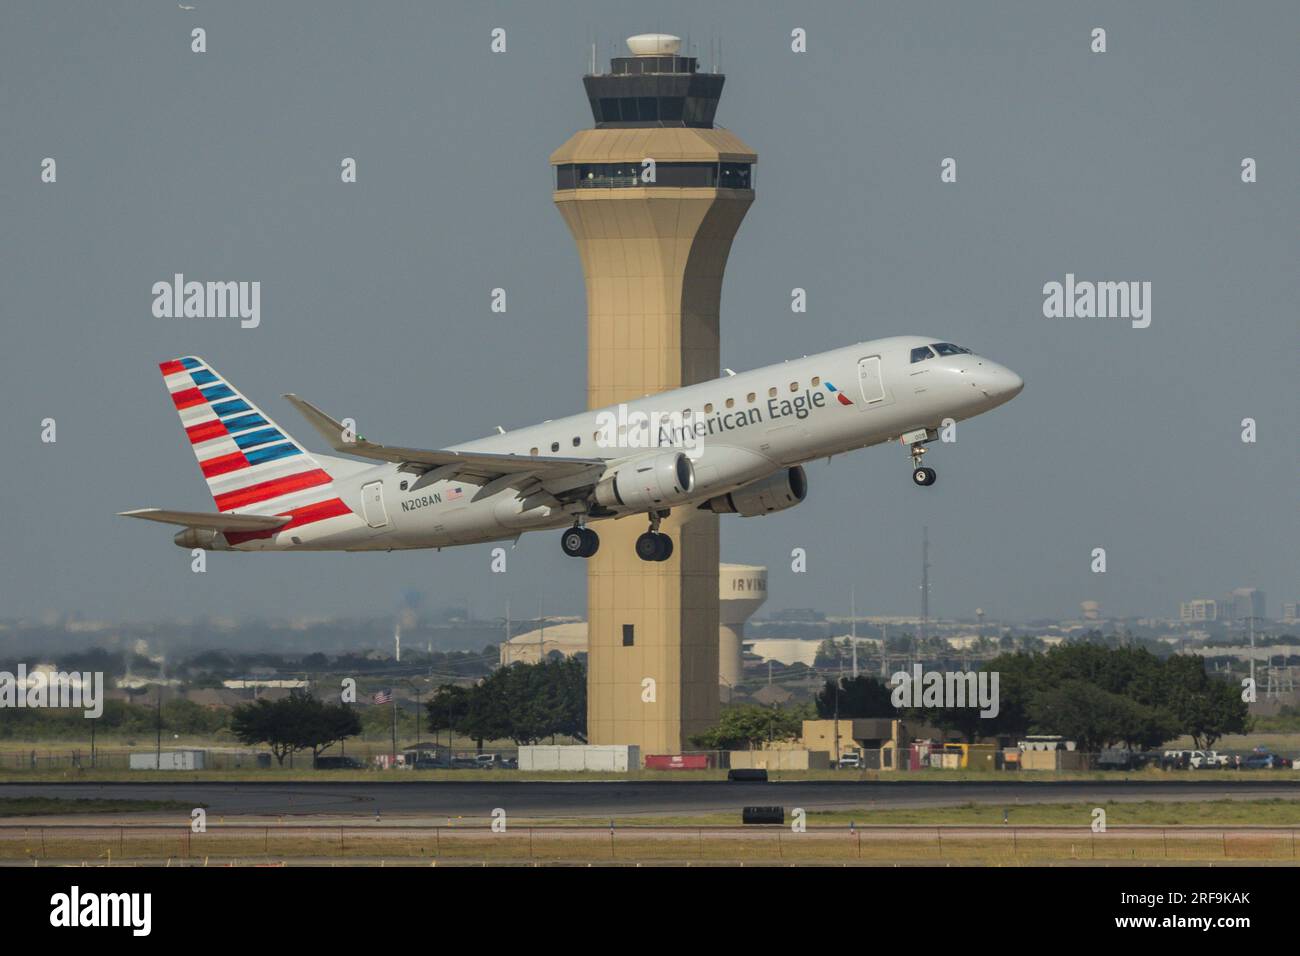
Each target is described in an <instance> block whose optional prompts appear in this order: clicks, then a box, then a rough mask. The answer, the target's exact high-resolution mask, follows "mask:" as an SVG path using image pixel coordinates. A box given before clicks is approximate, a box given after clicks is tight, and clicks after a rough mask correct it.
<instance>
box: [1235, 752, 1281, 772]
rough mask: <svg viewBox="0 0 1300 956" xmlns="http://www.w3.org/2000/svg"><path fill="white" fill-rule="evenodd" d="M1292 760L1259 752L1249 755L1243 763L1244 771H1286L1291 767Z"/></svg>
mask: <svg viewBox="0 0 1300 956" xmlns="http://www.w3.org/2000/svg"><path fill="white" fill-rule="evenodd" d="M1291 763H1292V761H1291V758H1290V757H1283V756H1281V755H1279V754H1275V753H1269V752H1267V751H1262V750H1257V751H1255V752H1254V753H1252V754H1248V755H1247V756H1246V757H1244V758H1243V759H1242V761H1241V766H1242V769H1244V770H1284V769H1289V768H1290V767H1291Z"/></svg>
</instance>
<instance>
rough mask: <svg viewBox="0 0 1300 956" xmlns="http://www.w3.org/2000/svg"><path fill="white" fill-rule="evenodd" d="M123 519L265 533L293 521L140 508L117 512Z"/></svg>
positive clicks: (275, 516) (263, 516)
mask: <svg viewBox="0 0 1300 956" xmlns="http://www.w3.org/2000/svg"><path fill="white" fill-rule="evenodd" d="M118 514H119V515H121V516H122V517H124V518H144V519H145V520H146V521H161V522H162V523H163V524H178V525H180V526H182V527H184V528H203V529H205V530H211V531H267V530H270V529H273V528H281V527H283V526H284V525H286V524H288V523H289V522H290V521H292V520H293V519H292V518H291V517H290V516H289V515H247V514H237V513H235V512H231V513H228V514H210V513H208V512H204V511H170V510H168V509H166V508H140V509H139V510H137V511H119V512H118Z"/></svg>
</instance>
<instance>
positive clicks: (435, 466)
mask: <svg viewBox="0 0 1300 956" xmlns="http://www.w3.org/2000/svg"><path fill="white" fill-rule="evenodd" d="M284 397H285V398H286V399H287V400H288V401H289V402H290V403H291V404H292V405H293V407H294V408H296V409H298V411H299V412H301V413H302V416H303V417H304V418H306V419H307V421H308V422H310V423H311V425H312V427H313V428H315V429H316V430H317V431H318V432H320V434H321V436H322V437H323V438H324V439H325V440H326V441H327V442H329V445H330V447H331V448H333V449H334V450H335V451H337V452H339V453H340V454H344V455H356V456H358V457H360V458H372V459H374V460H376V461H391V462H396V463H398V464H409V465H416V466H419V469H418V470H421V471H424V472H426V473H429V472H432V471H434V470H436V471H437V473H438V474H437V478H438V480H441V479H444V478H481V479H484V480H487V481H491V480H493V479H498V478H504V477H505V476H507V475H512V476H515V477H517V478H518V479H519V481H518V482H511V484H520V485H522V484H524V483H526V481H527V479H528V478H530V477H531V478H533V479H536V480H537V481H540V482H546V481H548V480H550V479H558V478H574V477H577V476H581V475H583V474H584V473H585V472H588V471H592V472H594V473H595V474H596V475H598V474H599V473H600V472H602V471H604V469H605V466H606V462H605V460H604V459H601V458H560V457H554V456H551V457H541V456H537V457H534V456H532V455H494V454H490V453H487V452H460V451H446V450H426V449H422V448H402V447H400V446H398V445H380V444H377V443H376V442H372V441H368V440H366V439H364V438H362V437H361V436H360V435H357V436H356V437H355V438H354V440H352V441H346V440H344V432H345V429H344V426H343V423H342V422H339V421H336V420H334V419H333V418H330V417H329V416H328V415H326V414H325V413H324V412H323V411H321V410H320V409H319V408H317V407H316V406H315V405H313V404H312V403H311V402H308V401H306V400H305V399H301V398H299V397H298V396H297V395H285V396H284ZM426 477H429V476H428V475H427V474H426ZM428 483H429V482H428V481H424V482H422V484H428ZM503 486H504V485H503Z"/></svg>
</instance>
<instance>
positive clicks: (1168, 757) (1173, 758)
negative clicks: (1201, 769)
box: [1160, 750, 1192, 770]
mask: <svg viewBox="0 0 1300 956" xmlns="http://www.w3.org/2000/svg"><path fill="white" fill-rule="evenodd" d="M1191 765H1192V752H1191V751H1190V750H1166V751H1165V752H1164V755H1163V756H1162V757H1161V758H1160V769H1161V770H1186V769H1187V768H1188V767H1190V766H1191Z"/></svg>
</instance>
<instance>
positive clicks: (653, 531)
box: [636, 512, 673, 561]
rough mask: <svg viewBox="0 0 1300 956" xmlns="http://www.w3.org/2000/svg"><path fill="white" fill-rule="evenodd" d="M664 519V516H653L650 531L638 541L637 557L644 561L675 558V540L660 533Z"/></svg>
mask: <svg viewBox="0 0 1300 956" xmlns="http://www.w3.org/2000/svg"><path fill="white" fill-rule="evenodd" d="M664 514H667V512H664ZM662 517H663V515H662V514H657V513H656V514H651V515H650V530H649V531H647V532H646V533H645V534H643V535H641V537H639V538H637V539H636V556H637V557H638V558H640V559H641V560H642V561H667V560H668V559H669V558H671V557H672V556H673V539H672V538H670V537H668V535H666V534H661V533H660V532H659V520H660V519H661V518H662Z"/></svg>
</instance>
